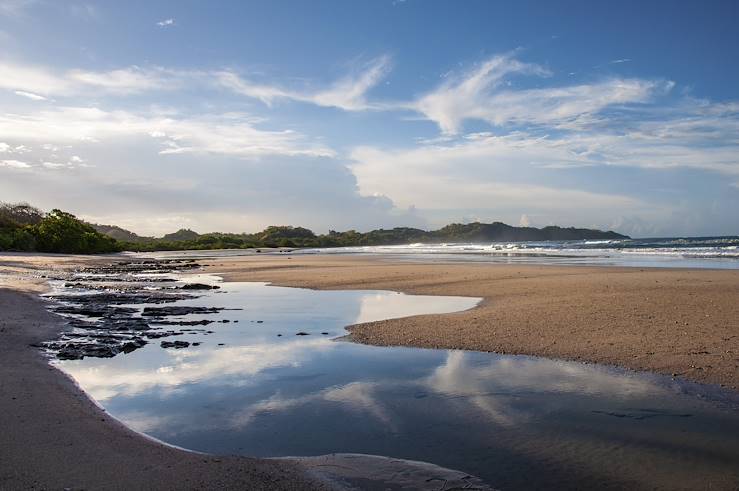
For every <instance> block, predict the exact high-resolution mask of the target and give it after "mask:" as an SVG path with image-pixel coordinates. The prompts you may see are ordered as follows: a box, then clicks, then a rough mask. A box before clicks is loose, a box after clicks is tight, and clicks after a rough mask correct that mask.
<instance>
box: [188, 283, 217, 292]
mask: <svg viewBox="0 0 739 491" xmlns="http://www.w3.org/2000/svg"><path fill="white" fill-rule="evenodd" d="M219 288H221V287H220V286H217V285H206V284H205V283H186V284H184V285H182V286H181V287H179V289H180V290H218V289H219Z"/></svg>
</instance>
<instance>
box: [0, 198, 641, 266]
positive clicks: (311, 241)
mask: <svg viewBox="0 0 739 491" xmlns="http://www.w3.org/2000/svg"><path fill="white" fill-rule="evenodd" d="M624 238H628V237H626V236H624V235H620V234H617V233H616V232H603V231H600V230H592V229H583V228H573V227H569V228H563V227H556V226H549V227H544V228H534V227H513V226H510V225H507V224H505V223H501V222H493V223H480V222H474V223H467V224H460V223H455V224H451V225H447V226H446V227H443V228H441V229H438V230H432V231H426V230H422V229H417V228H410V227H396V228H392V229H377V230H372V231H369V232H358V231H356V230H348V231H344V232H337V231H334V230H331V231H329V232H328V233H326V234H320V235H317V234H315V233H313V231H311V230H309V229H307V228H304V227H292V226H270V227H267V228H265V229H264V230H262V231H261V232H257V233H242V234H234V233H220V232H213V233H206V234H198V233H196V232H194V231H192V230H189V229H181V230H178V231H177V232H174V233H172V234H167V235H164V236H163V237H160V238H156V237H143V236H139V235H137V234H135V233H133V232H130V231H128V230H125V229H123V228H121V227H117V226H115V225H98V224H90V223H86V222H84V221H82V220H80V219H78V218H76V217H75V216H74V215H72V214H70V213H67V212H64V211H61V210H58V209H54V210H52V211H51V212H49V213H44V212H42V211H41V210H39V209H37V208H35V207H33V206H31V205H29V204H27V203H0V250H5V251H38V252H59V253H67V254H100V253H109V252H119V251H135V252H147V251H174V250H203V249H255V248H274V247H287V248H306V247H309V248H314V247H349V246H377V245H401V244H411V243H416V242H426V243H439V242H497V241H510V242H516V241H531V240H533V241H544V240H582V239H624Z"/></svg>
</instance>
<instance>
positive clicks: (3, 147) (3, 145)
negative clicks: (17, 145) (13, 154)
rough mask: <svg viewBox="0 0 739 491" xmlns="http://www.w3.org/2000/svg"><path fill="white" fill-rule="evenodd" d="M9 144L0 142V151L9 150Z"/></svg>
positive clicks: (6, 151)
mask: <svg viewBox="0 0 739 491" xmlns="http://www.w3.org/2000/svg"><path fill="white" fill-rule="evenodd" d="M10 149H11V146H10V145H8V144H7V143H4V142H0V153H8V152H10Z"/></svg>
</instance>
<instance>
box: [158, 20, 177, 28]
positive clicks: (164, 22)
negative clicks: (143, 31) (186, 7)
mask: <svg viewBox="0 0 739 491" xmlns="http://www.w3.org/2000/svg"><path fill="white" fill-rule="evenodd" d="M157 25H158V26H159V27H171V26H173V25H175V22H174V19H171V18H170V19H164V20H160V21H159V22H157Z"/></svg>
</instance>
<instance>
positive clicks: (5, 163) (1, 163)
mask: <svg viewBox="0 0 739 491" xmlns="http://www.w3.org/2000/svg"><path fill="white" fill-rule="evenodd" d="M0 167H10V168H12V169H29V168H30V167H31V166H30V165H29V164H27V163H26V162H22V161H20V160H0Z"/></svg>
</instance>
